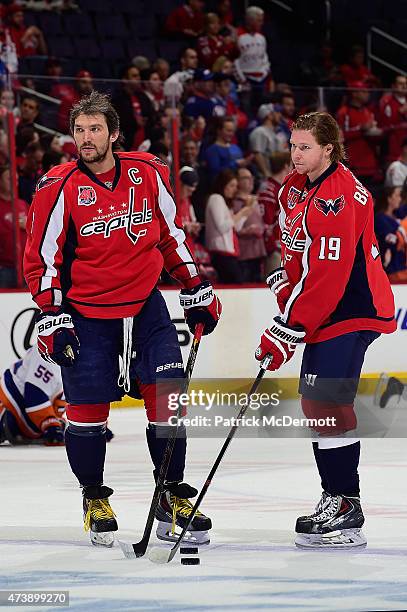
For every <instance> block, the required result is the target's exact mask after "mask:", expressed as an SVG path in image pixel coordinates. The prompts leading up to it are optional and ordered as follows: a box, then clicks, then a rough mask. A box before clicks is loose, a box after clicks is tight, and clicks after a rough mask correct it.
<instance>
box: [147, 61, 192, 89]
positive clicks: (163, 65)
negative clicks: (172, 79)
mask: <svg viewBox="0 0 407 612" xmlns="http://www.w3.org/2000/svg"><path fill="white" fill-rule="evenodd" d="M195 67H196V66H195ZM152 68H153V70H155V71H156V72H158V74H159V76H160V79H161V80H162V82H163V83H164V81H166V80H167V79H168V77H169V76H170V72H171V69H170V64H169V62H167V60H166V59H164V58H163V57H157V59H156V60H155V62H154V63H153V65H152Z"/></svg>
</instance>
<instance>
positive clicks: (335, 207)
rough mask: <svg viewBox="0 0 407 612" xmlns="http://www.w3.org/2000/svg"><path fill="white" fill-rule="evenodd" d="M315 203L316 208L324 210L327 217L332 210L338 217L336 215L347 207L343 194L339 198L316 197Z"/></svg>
mask: <svg viewBox="0 0 407 612" xmlns="http://www.w3.org/2000/svg"><path fill="white" fill-rule="evenodd" d="M314 204H315V208H316V209H317V210H319V211H320V212H322V213H323V214H324V215H325V216H326V217H327V216H328V215H329V213H330V212H332V214H333V215H335V217H336V215H337V214H338V213H339V212H341V210H343V209H344V208H345V198H344V197H343V195H340V196H339V198H335V199H333V198H329V199H328V200H323V199H322V198H314Z"/></svg>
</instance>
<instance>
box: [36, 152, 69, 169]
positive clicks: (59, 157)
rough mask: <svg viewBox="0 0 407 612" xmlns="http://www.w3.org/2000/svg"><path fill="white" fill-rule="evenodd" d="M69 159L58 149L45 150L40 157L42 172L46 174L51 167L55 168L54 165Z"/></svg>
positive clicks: (64, 162)
mask: <svg viewBox="0 0 407 612" xmlns="http://www.w3.org/2000/svg"><path fill="white" fill-rule="evenodd" d="M68 161H69V158H68V156H67V155H66V154H65V153H63V152H62V151H60V152H59V153H58V152H57V151H53V150H52V149H50V150H49V151H46V152H45V153H44V155H43V158H42V172H43V174H46V173H47V172H48V171H49V170H51V168H55V166H60V165H61V164H66V162H68Z"/></svg>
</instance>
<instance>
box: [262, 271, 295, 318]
mask: <svg viewBox="0 0 407 612" xmlns="http://www.w3.org/2000/svg"><path fill="white" fill-rule="evenodd" d="M266 283H267V284H268V286H269V287H270V291H272V292H273V293H274V295H275V296H276V298H277V304H278V307H279V309H280V312H284V310H285V305H286V304H287V301H288V298H289V297H290V295H291V286H290V281H289V280H288V276H287V272H286V271H285V270H284V268H276V269H275V270H273V272H272V273H271V274H270V275H269V276H268V277H267V279H266Z"/></svg>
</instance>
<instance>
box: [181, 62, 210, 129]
mask: <svg viewBox="0 0 407 612" xmlns="http://www.w3.org/2000/svg"><path fill="white" fill-rule="evenodd" d="M213 78H214V74H213V72H211V71H210V70H202V69H201V68H198V69H197V70H195V73H194V83H193V95H192V96H191V97H190V98H188V100H187V101H186V103H185V106H184V114H185V115H186V116H187V117H194V118H196V117H204V118H205V119H206V120H208V119H210V117H213V116H214V109H215V104H214V103H213V102H212V96H213V94H214V90H215V88H214V82H213Z"/></svg>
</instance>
